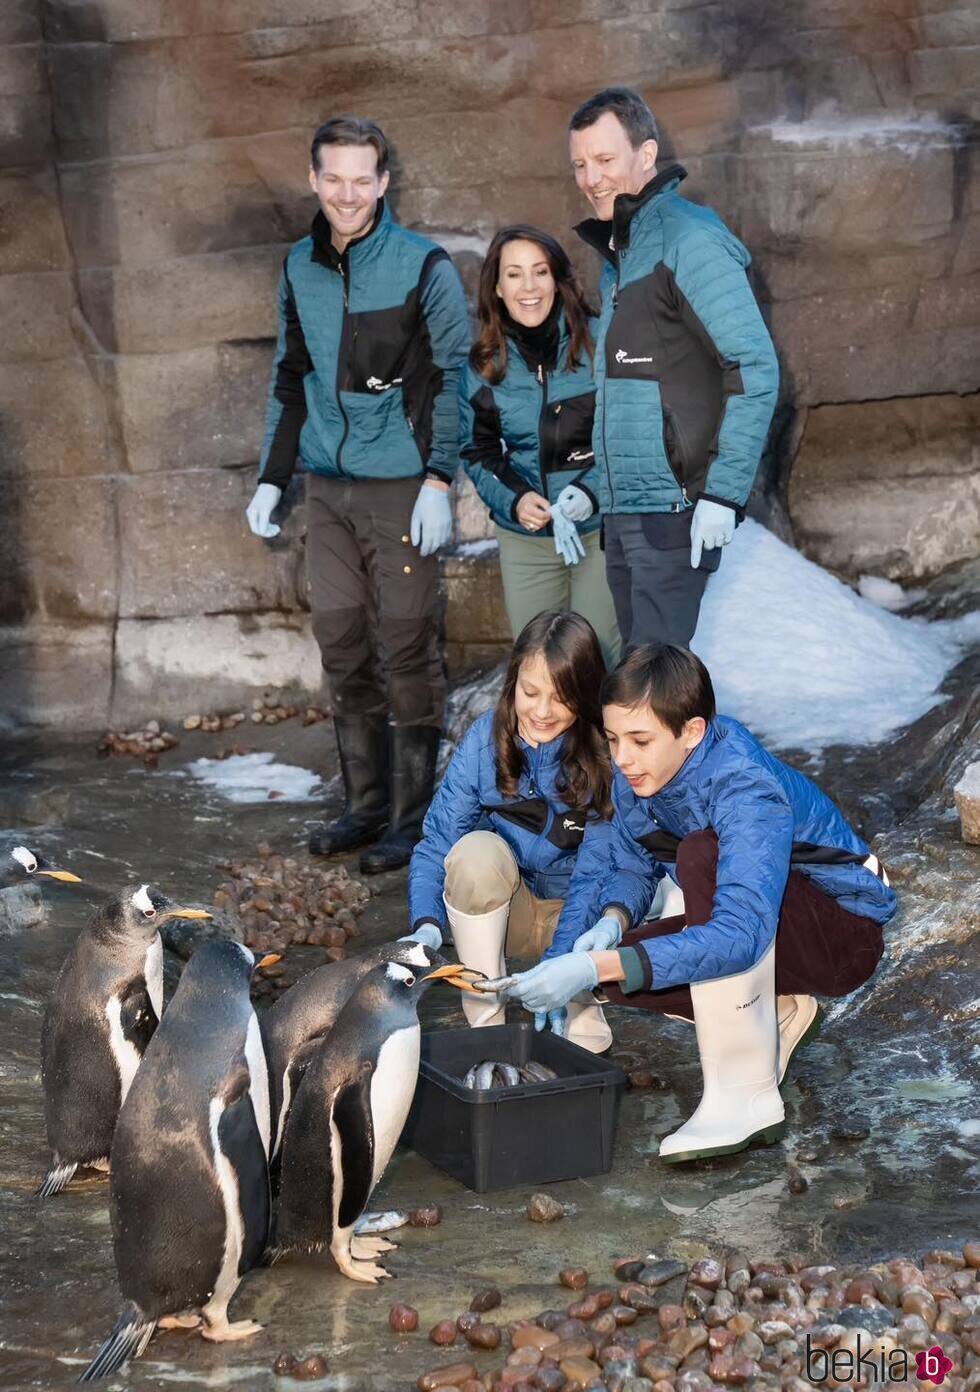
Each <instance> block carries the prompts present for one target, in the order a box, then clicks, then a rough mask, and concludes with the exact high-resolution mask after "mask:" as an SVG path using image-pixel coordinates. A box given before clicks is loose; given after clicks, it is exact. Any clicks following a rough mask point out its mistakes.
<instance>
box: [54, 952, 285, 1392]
mask: <svg viewBox="0 0 980 1392" xmlns="http://www.w3.org/2000/svg"><path fill="white" fill-rule="evenodd" d="M274 961H278V958H277V957H274V956H268V957H263V958H262V960H261V962H260V963H259V965H260V966H262V965H268V964H269V963H271V962H274ZM254 967H255V957H254V956H253V954H252V953H251V952H250V951H249V949H248V948H247V947H245V946H243V944H241V943H236V942H231V941H214V942H208V943H205V944H204V945H203V946H202V947H200V948H198V950H197V952H195V953H194V956H193V957H192V958H191V959H190V962H189V963H188V965H187V966H186V967H185V968H184V972H183V975H182V976H181V979H180V984H179V985H178V987H177V990H176V992H175V993H174V997H173V1000H172V1001H171V1002H170V1005H169V1006H168V1007H167V1012H166V1014H165V1015H164V1017H163V1020H162V1021H161V1024H160V1027H159V1029H158V1030H157V1031H156V1033H155V1034H154V1036H153V1038H152V1039H151V1040H150V1043H149V1045H148V1046H147V1050H146V1053H145V1055H144V1057H143V1062H142V1064H141V1066H140V1070H139V1072H138V1073H137V1075H136V1078H135V1080H134V1081H133V1085H132V1087H131V1088H130V1090H129V1095H128V1096H127V1098H126V1101H125V1103H124V1105H123V1107H122V1109H121V1111H120V1113H119V1121H118V1122H117V1124H116V1134H115V1137H114V1139H113V1142H112V1151H111V1160H112V1164H111V1169H110V1178H109V1197H110V1213H111V1217H112V1239H113V1250H114V1253H115V1259H116V1274H117V1276H118V1278H119V1288H120V1290H121V1292H122V1295H123V1298H124V1299H125V1301H126V1305H125V1307H124V1309H123V1312H122V1314H121V1315H120V1317H119V1319H118V1321H117V1323H116V1327H115V1328H114V1329H113V1331H112V1333H111V1334H110V1335H109V1337H108V1339H106V1341H105V1343H104V1344H103V1345H102V1347H101V1349H100V1350H99V1352H98V1353H97V1354H96V1356H95V1358H94V1359H93V1361H92V1363H91V1364H90V1365H89V1367H88V1368H86V1370H85V1372H84V1373H83V1374H82V1377H81V1378H80V1379H79V1381H81V1382H92V1381H94V1380H95V1379H96V1378H100V1377H107V1376H108V1375H109V1374H111V1373H114V1372H115V1371H116V1370H117V1369H118V1368H120V1367H121V1366H122V1365H123V1363H125V1362H127V1360H128V1359H130V1358H133V1357H136V1356H138V1355H139V1354H141V1353H142V1352H143V1350H144V1349H145V1348H146V1345H147V1344H148V1343H149V1341H150V1337H151V1335H152V1334H153V1330H154V1329H155V1327H156V1326H157V1325H158V1324H159V1325H161V1326H163V1327H165V1328H166V1327H171V1326H173V1325H182V1326H187V1327H198V1326H199V1327H200V1332H201V1333H202V1334H203V1335H204V1337H205V1338H206V1339H212V1340H215V1341H216V1342H220V1341H223V1340H226V1339H245V1338H247V1337H248V1336H249V1335H250V1334H255V1333H257V1332H258V1330H259V1329H260V1327H261V1326H260V1325H258V1324H254V1323H253V1322H252V1321H251V1320H242V1321H241V1322H239V1323H237V1324H229V1323H228V1302H229V1301H230V1300H231V1298H232V1296H233V1295H234V1294H235V1291H236V1290H237V1289H238V1284H239V1281H240V1280H241V1278H242V1276H243V1275H244V1274H245V1272H246V1271H248V1270H249V1268H250V1267H252V1266H255V1265H256V1263H257V1262H258V1261H259V1259H260V1258H261V1256H262V1253H263V1251H264V1250H265V1245H266V1241H267V1239H268V1231H269V1208H270V1197H269V1169H268V1157H269V1129H270V1126H269V1122H270V1118H269V1085H268V1074H267V1071H266V1068H267V1065H266V1061H265V1055H264V1053H263V1050H262V1038H261V1035H260V1033H259V1023H258V1020H257V1019H256V1017H255V1012H254V1010H253V1009H252V1005H251V1001H250V1000H249V981H250V978H251V975H252V971H253V968H254Z"/></svg>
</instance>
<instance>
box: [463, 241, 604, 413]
mask: <svg viewBox="0 0 980 1392" xmlns="http://www.w3.org/2000/svg"><path fill="white" fill-rule="evenodd" d="M518 241H521V242H525V241H526V242H534V243H535V245H536V246H539V247H540V248H541V250H542V252H543V253H544V257H545V260H546V261H547V262H548V266H549V268H550V270H551V274H552V275H553V276H554V278H555V290H556V294H557V297H558V300H559V302H560V304H561V307H562V309H563V310H564V313H565V324H566V326H567V328H568V340H569V341H568V354H567V356H566V359H565V362H564V364H563V365H564V366H565V367H566V368H568V369H569V370H570V371H574V370H575V368H577V367H578V366H580V364H581V363H582V361H583V359H584V357H586V356H588V358H589V360H590V361H591V358H592V351H593V345H592V336H591V334H590V333H589V315H590V314H591V313H592V307H591V306H590V304H589V302H588V300H587V299H586V298H585V295H584V294H583V292H582V287H581V285H579V283H578V276H577V275H576V274H575V268H574V267H573V266H572V263H571V261H570V260H569V259H568V253H567V252H566V251H565V248H564V247H563V246H562V244H561V242H558V241H556V240H555V238H554V237H551V236H549V235H548V233H547V232H541V231H540V230H539V229H538V228H537V227H525V226H524V225H523V224H519V223H515V224H514V225H513V226H511V227H502V228H501V229H500V231H499V232H497V233H496V234H495V235H494V238H493V241H492V242H491V243H490V246H489V247H488V249H487V255H486V260H485V261H484V262H483V269H482V270H481V271H480V291H479V295H478V298H477V313H478V314H479V316H480V333H479V336H478V338H477V340H476V342H475V343H474V345H473V348H472V351H471V353H470V361H471V362H472V364H473V366H474V368H475V369H476V371H477V372H479V374H480V376H481V377H484V378H486V380H487V381H488V382H491V383H493V385H494V386H496V385H497V383H499V382H502V381H503V379H504V374H505V373H506V371H507V332H506V329H505V328H504V318H503V315H502V313H501V309H502V306H503V300H502V299H501V298H500V296H499V295H498V294H497V284H498V282H499V280H500V256H501V252H502V251H503V249H504V247H505V246H506V245H507V243H508V242H518Z"/></svg>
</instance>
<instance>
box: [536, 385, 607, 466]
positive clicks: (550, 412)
mask: <svg viewBox="0 0 980 1392" xmlns="http://www.w3.org/2000/svg"><path fill="white" fill-rule="evenodd" d="M594 416H595V392H594V391H588V392H583V393H582V394H581V395H580V396H568V397H566V398H565V400H564V401H550V402H549V403H548V405H547V406H546V408H545V416H544V420H543V421H542V426H541V431H542V440H541V467H542V470H543V472H544V473H546V474H548V473H553V472H557V471H559V470H562V469H576V470H578V471H579V472H581V471H582V470H583V469H588V468H590V467H591V465H592V462H593V455H592V421H593V418H594Z"/></svg>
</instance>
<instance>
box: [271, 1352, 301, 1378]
mask: <svg viewBox="0 0 980 1392" xmlns="http://www.w3.org/2000/svg"><path fill="white" fill-rule="evenodd" d="M295 1367H296V1359H295V1357H294V1356H293V1354H291V1353H288V1352H287V1351H286V1350H285V1349H283V1351H282V1353H281V1354H280V1355H279V1357H278V1358H277V1359H276V1361H275V1363H273V1365H272V1371H273V1372H274V1373H275V1375H276V1377H292V1375H293V1369H294V1368H295Z"/></svg>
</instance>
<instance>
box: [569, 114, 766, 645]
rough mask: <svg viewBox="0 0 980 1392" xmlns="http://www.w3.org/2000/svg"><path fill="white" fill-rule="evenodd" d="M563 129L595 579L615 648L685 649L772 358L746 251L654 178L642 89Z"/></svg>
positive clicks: (752, 463) (739, 483) (731, 528)
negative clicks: (596, 490)
mask: <svg viewBox="0 0 980 1392" xmlns="http://www.w3.org/2000/svg"><path fill="white" fill-rule="evenodd" d="M569 124H570V151H571V160H572V169H573V171H574V173H575V182H576V183H577V184H578V186H579V188H580V189H581V190H582V192H583V193H584V194H585V196H586V198H587V199H588V201H589V203H590V204H591V205H592V208H593V209H594V211H595V214H596V216H595V217H594V218H591V219H589V220H588V221H586V222H583V223H580V224H579V226H578V228H577V229H576V230H577V231H578V233H579V235H580V236H581V237H582V238H583V239H584V240H585V241H586V242H588V243H589V244H590V245H591V246H594V247H595V248H596V250H597V251H598V252H599V254H600V256H602V258H603V260H604V263H605V264H604V265H603V269H602V281H601V291H602V314H601V316H600V319H599V326H598V331H597V336H596V354H595V378H596V415H595V432H594V435H593V444H594V449H595V456H596V462H597V464H598V465H599V466H600V467H599V478H600V486H601V494H600V499H599V501H600V505H601V510H602V512H603V513H604V514H605V521H604V542H605V551H606V572H607V575H608V577H609V585H610V588H611V590H612V593H613V598H614V600H615V603H616V616H617V618H618V620H619V630H620V633H621V635H622V638H623V643H624V644H625V645H626V647H627V648H630V647H637V646H638V645H639V644H641V643H649V642H667V643H676V644H680V645H682V646H686V645H687V644H689V643H690V641H691V638H692V637H693V634H694V630H695V628H696V626H697V621H698V611H699V609H700V606H701V598H702V595H703V594H704V587H705V584H706V582H707V577H708V574H709V572H711V571H713V570H716V569H717V568H718V564H719V562H720V559H721V552H720V549H719V548H720V547H722V546H725V545H726V544H727V543H728V542H729V541H731V539H732V536H733V534H734V532H735V524H736V521H737V520H740V519H741V517H742V516H743V514H744V508H745V503H746V501H747V499H748V496H749V492H750V490H751V488H752V482H753V480H754V478H755V474H756V470H757V468H758V466H759V458H760V456H761V454H762V447H763V445H764V444H765V439H766V433H767V431H768V429H769V422H770V420H771V419H772V412H773V407H774V406H775V402H776V389H777V385H778V380H779V371H778V366H777V362H776V353H775V350H774V348H773V345H772V340H771V339H770V337H769V333H768V331H767V329H766V326H765V324H764V323H763V321H762V316H761V314H760V313H759V307H758V305H757V304H756V302H755V297H754V295H753V293H752V290H751V287H750V286H749V282H748V279H747V278H746V274H745V268H746V267H747V266H748V264H749V254H748V252H747V251H746V250H745V248H744V247H743V246H742V244H741V242H739V241H738V239H737V238H736V237H734V236H733V235H732V233H731V232H729V230H728V228H727V227H726V226H725V225H724V223H723V222H722V221H721V219H720V218H719V217H718V216H717V215H716V214H715V213H714V212H712V211H711V209H710V208H702V207H699V206H698V205H697V204H695V203H691V202H689V201H688V200H687V199H686V198H683V197H682V196H681V194H680V193H679V192H678V191H677V190H678V185H679V184H680V182H681V180H682V179H684V178H685V177H686V174H685V170H684V169H682V168H681V166H680V165H678V164H671V165H668V166H667V168H665V169H662V170H660V171H659V172H658V170H657V141H658V135H657V125H656V122H655V120H654V118H653V113H652V112H651V111H650V108H649V107H648V106H647V104H646V102H645V101H644V100H643V98H642V97H640V96H639V95H638V93H636V92H633V91H631V90H630V89H629V88H628V87H607V88H605V89H604V90H603V91H601V92H597V93H596V95H595V96H594V97H590V98H589V100H588V101H587V102H585V103H583V105H582V106H580V107H579V108H578V110H577V111H576V112H575V114H574V115H573V116H572V119H571V122H570V123H569ZM560 501H561V499H560V498H559V502H560Z"/></svg>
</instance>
